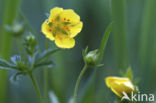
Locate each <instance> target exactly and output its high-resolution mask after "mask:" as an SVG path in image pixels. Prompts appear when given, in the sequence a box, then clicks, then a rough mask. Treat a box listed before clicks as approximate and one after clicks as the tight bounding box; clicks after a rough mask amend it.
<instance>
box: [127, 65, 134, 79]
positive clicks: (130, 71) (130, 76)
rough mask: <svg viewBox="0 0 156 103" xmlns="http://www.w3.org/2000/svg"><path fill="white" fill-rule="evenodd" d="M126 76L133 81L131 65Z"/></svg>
mask: <svg viewBox="0 0 156 103" xmlns="http://www.w3.org/2000/svg"><path fill="white" fill-rule="evenodd" d="M125 77H127V78H129V79H130V80H131V81H133V70H132V68H131V67H129V68H128V69H127V72H126V74H125Z"/></svg>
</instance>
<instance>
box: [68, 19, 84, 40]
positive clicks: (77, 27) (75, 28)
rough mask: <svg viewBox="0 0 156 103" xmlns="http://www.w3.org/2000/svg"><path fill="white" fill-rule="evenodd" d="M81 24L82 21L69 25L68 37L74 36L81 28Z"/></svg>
mask: <svg viewBox="0 0 156 103" xmlns="http://www.w3.org/2000/svg"><path fill="white" fill-rule="evenodd" d="M82 26H83V23H82V22H79V23H78V24H76V25H70V33H71V34H70V37H75V36H76V35H77V34H78V33H79V32H80V31H81V30H82Z"/></svg>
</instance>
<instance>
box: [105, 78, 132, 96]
mask: <svg viewBox="0 0 156 103" xmlns="http://www.w3.org/2000/svg"><path fill="white" fill-rule="evenodd" d="M105 82H106V85H107V86H108V87H109V88H110V89H111V90H112V91H113V92H114V93H115V94H116V95H117V96H119V97H122V96H123V92H125V93H127V94H128V93H131V92H132V91H134V85H133V84H132V82H131V81H130V80H129V78H124V77H107V78H106V79H105Z"/></svg>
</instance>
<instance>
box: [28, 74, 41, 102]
mask: <svg viewBox="0 0 156 103" xmlns="http://www.w3.org/2000/svg"><path fill="white" fill-rule="evenodd" d="M29 76H30V78H31V80H32V82H33V85H34V87H35V90H36V93H37V95H38V98H39V101H40V103H42V97H41V93H40V90H39V88H38V86H37V83H36V80H35V79H34V76H33V74H32V72H30V73H29Z"/></svg>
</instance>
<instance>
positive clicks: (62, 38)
mask: <svg viewBox="0 0 156 103" xmlns="http://www.w3.org/2000/svg"><path fill="white" fill-rule="evenodd" d="M55 44H56V45H57V46H58V47H60V48H73V47H74V45H75V40H74V39H73V38H70V37H69V36H68V35H63V34H57V35H56V37H55Z"/></svg>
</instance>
